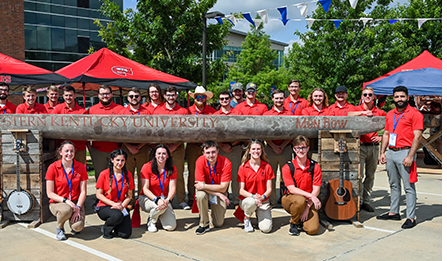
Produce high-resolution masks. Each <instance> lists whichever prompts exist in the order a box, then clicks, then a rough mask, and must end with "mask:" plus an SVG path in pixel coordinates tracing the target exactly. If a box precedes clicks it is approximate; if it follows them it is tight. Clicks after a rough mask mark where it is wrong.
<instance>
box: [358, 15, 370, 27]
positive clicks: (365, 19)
mask: <svg viewBox="0 0 447 261" xmlns="http://www.w3.org/2000/svg"><path fill="white" fill-rule="evenodd" d="M359 20H360V21H362V22H363V26H366V23H368V21H371V20H372V18H365V17H362V18H360V19H359Z"/></svg>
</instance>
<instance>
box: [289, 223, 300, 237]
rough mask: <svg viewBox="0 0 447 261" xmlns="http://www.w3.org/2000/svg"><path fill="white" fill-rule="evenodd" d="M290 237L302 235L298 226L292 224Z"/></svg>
mask: <svg viewBox="0 0 447 261" xmlns="http://www.w3.org/2000/svg"><path fill="white" fill-rule="evenodd" d="M289 235H291V236H299V235H300V231H299V230H298V225H296V224H292V223H291V224H290V229H289Z"/></svg>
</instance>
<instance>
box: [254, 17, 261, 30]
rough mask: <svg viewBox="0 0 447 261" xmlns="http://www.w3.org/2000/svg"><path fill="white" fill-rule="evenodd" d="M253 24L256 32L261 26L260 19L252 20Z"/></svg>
mask: <svg viewBox="0 0 447 261" xmlns="http://www.w3.org/2000/svg"><path fill="white" fill-rule="evenodd" d="M253 22H255V27H256V30H258V27H259V26H260V25H261V23H262V19H253Z"/></svg>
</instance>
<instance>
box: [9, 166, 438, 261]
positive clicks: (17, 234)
mask: <svg viewBox="0 0 447 261" xmlns="http://www.w3.org/2000/svg"><path fill="white" fill-rule="evenodd" d="M419 166H422V165H421V164H419ZM376 174H377V175H376V182H375V187H374V192H373V202H372V205H373V206H374V207H375V209H376V211H375V213H373V214H370V213H366V212H361V213H360V221H361V222H362V223H363V224H364V228H355V227H354V226H353V225H351V224H350V223H349V222H340V221H331V223H332V224H333V225H334V228H333V230H331V231H329V230H327V229H325V228H324V227H322V226H320V231H319V233H318V234H317V235H316V236H308V235H307V234H305V233H301V235H300V236H298V237H291V236H289V235H288V229H289V226H288V220H289V216H288V214H287V213H285V212H284V210H283V209H281V208H275V209H274V210H273V217H274V219H273V223H274V228H273V231H272V232H271V233H270V234H263V233H262V232H260V231H259V230H257V229H256V228H257V227H256V221H255V220H254V219H253V223H254V226H255V229H256V230H255V232H254V233H250V234H247V233H245V232H244V230H243V225H242V223H239V222H238V220H236V219H235V218H234V217H233V215H232V213H233V211H234V210H227V214H226V220H225V224H224V227H223V228H220V229H212V230H211V231H210V232H208V233H206V234H205V235H201V236H197V235H195V233H194V232H195V230H196V228H197V226H198V214H192V213H191V212H190V211H185V210H179V209H176V210H175V213H176V216H177V220H178V225H177V229H176V230H175V231H173V232H166V231H162V230H159V232H157V233H154V234H152V233H149V232H148V231H147V230H146V226H145V225H144V224H142V226H141V227H140V228H136V229H133V234H132V237H131V238H130V239H127V240H123V239H115V238H114V239H110V240H106V239H103V238H102V237H101V232H100V228H101V225H102V224H103V222H102V221H101V220H100V219H99V218H98V217H97V215H96V214H95V213H93V212H92V211H88V212H87V218H86V228H85V229H84V230H83V231H82V233H81V234H79V235H76V236H72V235H71V234H70V233H67V236H68V237H69V239H68V240H67V241H64V242H58V241H57V240H56V239H55V231H56V224H55V219H54V218H52V219H50V220H48V221H47V222H45V223H44V224H42V225H40V226H39V227H38V228H37V229H29V228H27V227H26V226H27V224H26V223H12V224H10V225H8V226H7V227H5V228H4V229H0V256H1V259H2V260H103V259H107V260H147V259H150V260H168V259H169V260H176V259H192V260H247V259H257V260H273V259H275V260H290V259H292V258H294V259H298V260H373V259H374V260H441V258H442V250H441V249H442V248H441V247H442V245H441V244H442V233H441V232H442V175H441V174H442V169H440V168H419V174H420V176H419V182H418V183H417V185H416V186H417V192H418V202H417V209H416V215H417V222H418V225H417V226H416V227H415V228H413V229H409V230H403V229H401V225H402V223H403V222H404V220H402V221H379V220H377V219H376V218H375V216H376V215H378V214H382V213H385V212H387V211H388V208H389V202H390V199H389V188H388V180H387V175H386V171H385V170H384V167H383V166H380V167H379V171H378V172H377V173H376ZM93 193H94V186H93V184H91V185H89V194H91V195H92V196H89V197H88V201H87V206H90V205H91V203H92V202H93V197H94V196H93ZM404 198H405V197H404V196H403V197H402V202H401V203H402V207H401V214H403V215H405V203H404ZM147 216H148V215H147V214H146V213H142V217H141V218H142V223H145V221H146V219H147ZM65 229H66V231H69V228H68V224H66V228H65Z"/></svg>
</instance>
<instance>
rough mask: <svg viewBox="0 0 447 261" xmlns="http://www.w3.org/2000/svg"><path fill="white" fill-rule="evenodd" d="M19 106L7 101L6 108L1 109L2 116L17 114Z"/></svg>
mask: <svg viewBox="0 0 447 261" xmlns="http://www.w3.org/2000/svg"><path fill="white" fill-rule="evenodd" d="M16 109H17V106H15V105H14V104H12V103H10V102H9V101H6V104H5V106H3V107H0V114H13V113H15V112H16Z"/></svg>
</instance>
